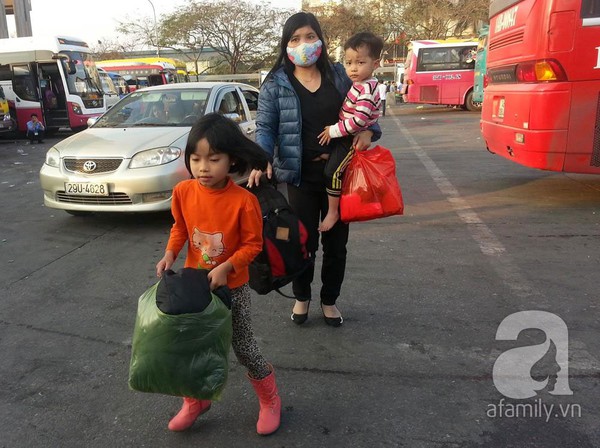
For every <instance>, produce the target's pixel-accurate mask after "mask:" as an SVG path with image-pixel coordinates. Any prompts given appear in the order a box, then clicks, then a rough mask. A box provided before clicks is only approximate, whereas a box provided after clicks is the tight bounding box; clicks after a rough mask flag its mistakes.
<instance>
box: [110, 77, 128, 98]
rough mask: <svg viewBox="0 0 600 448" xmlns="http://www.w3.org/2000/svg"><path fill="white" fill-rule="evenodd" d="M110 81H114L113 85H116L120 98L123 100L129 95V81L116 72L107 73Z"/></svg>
mask: <svg viewBox="0 0 600 448" xmlns="http://www.w3.org/2000/svg"><path fill="white" fill-rule="evenodd" d="M106 73H108V76H110V79H112V82H113V84H114V85H115V87H116V89H117V92H119V98H123V97H124V96H125V95H127V94H128V93H129V86H127V81H125V78H123V77H122V76H121V75H119V74H118V73H115V72H106Z"/></svg>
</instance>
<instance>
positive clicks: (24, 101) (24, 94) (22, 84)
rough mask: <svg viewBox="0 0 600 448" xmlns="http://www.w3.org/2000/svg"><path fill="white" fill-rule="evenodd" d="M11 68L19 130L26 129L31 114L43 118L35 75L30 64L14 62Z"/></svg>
mask: <svg viewBox="0 0 600 448" xmlns="http://www.w3.org/2000/svg"><path fill="white" fill-rule="evenodd" d="M11 69H12V86H13V92H14V94H15V109H16V114H17V117H16V118H17V123H18V126H19V131H23V132H25V131H27V122H28V121H29V120H30V119H31V114H36V115H37V116H38V117H39V119H40V120H42V119H43V114H42V104H41V100H40V94H39V88H38V82H37V81H38V79H37V75H36V73H35V72H34V70H33V67H31V65H30V64H15V65H13V66H12V67H11Z"/></svg>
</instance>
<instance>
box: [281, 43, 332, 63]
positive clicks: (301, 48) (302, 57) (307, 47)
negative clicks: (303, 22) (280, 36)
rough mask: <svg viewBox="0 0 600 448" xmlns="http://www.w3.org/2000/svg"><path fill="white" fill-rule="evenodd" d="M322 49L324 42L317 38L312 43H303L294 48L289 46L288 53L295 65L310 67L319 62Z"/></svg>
mask: <svg viewBox="0 0 600 448" xmlns="http://www.w3.org/2000/svg"><path fill="white" fill-rule="evenodd" d="M322 50H323V42H321V40H317V41H316V42H312V43H306V42H304V43H301V44H300V45H298V46H297V47H294V48H291V47H287V55H288V58H289V59H290V61H292V63H293V64H294V65H297V66H298V67H310V66H311V65H313V64H315V63H316V62H317V59H319V56H321V51H322Z"/></svg>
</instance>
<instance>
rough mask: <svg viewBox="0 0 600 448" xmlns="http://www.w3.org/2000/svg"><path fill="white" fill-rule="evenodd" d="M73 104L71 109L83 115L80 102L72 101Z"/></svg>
mask: <svg viewBox="0 0 600 448" xmlns="http://www.w3.org/2000/svg"><path fill="white" fill-rule="evenodd" d="M70 104H71V110H72V111H73V113H74V114H77V115H81V107H79V104H76V103H70Z"/></svg>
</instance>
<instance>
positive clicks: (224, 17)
mask: <svg viewBox="0 0 600 448" xmlns="http://www.w3.org/2000/svg"><path fill="white" fill-rule="evenodd" d="M196 5H197V8H198V11H201V12H202V14H207V15H208V16H209V17H211V18H212V20H209V21H203V24H204V26H205V28H204V32H205V33H206V35H207V37H208V44H209V45H210V46H211V47H212V48H213V50H214V51H216V52H217V53H218V54H219V55H220V56H221V57H223V59H225V61H227V64H229V68H230V72H231V73H237V72H238V69H239V68H240V67H241V65H242V64H244V63H246V64H254V63H256V60H257V59H261V57H262V55H264V54H266V53H269V52H270V51H271V50H272V47H273V46H274V45H275V44H276V42H277V40H278V38H279V34H280V28H281V24H282V22H283V20H284V18H285V17H287V13H286V12H283V11H281V10H275V9H273V8H271V7H270V6H268V5H267V4H266V3H261V4H260V5H256V4H253V3H250V2H249V1H246V0H217V1H203V2H198V3H196Z"/></svg>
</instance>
